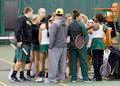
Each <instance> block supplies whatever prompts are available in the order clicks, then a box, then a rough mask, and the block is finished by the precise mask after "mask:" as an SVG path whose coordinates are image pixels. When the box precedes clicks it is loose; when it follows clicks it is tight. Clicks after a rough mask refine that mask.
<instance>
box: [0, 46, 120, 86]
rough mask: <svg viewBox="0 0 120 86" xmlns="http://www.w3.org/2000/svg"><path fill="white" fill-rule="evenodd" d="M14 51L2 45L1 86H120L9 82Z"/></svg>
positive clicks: (109, 84)
mask: <svg viewBox="0 0 120 86" xmlns="http://www.w3.org/2000/svg"><path fill="white" fill-rule="evenodd" d="M13 58H14V49H13V48H12V47H11V46H10V45H0V86H120V81H105V80H104V81H101V82H95V81H93V82H89V83H88V82H83V81H78V82H77V83H71V82H70V81H69V80H68V81H67V82H66V83H65V84H53V83H37V82H35V81H34V80H32V81H30V82H21V83H13V82H10V81H9V80H8V73H9V70H10V68H11V66H12V64H11V63H12V61H13Z"/></svg>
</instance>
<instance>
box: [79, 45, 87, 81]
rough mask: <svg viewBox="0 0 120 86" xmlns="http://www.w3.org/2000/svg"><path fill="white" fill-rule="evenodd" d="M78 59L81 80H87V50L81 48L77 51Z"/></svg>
mask: <svg viewBox="0 0 120 86" xmlns="http://www.w3.org/2000/svg"><path fill="white" fill-rule="evenodd" d="M79 55H80V56H79V57H80V66H81V73H82V77H83V80H85V81H86V80H89V78H88V69H87V48H86V47H83V48H82V49H81V50H80V51H79Z"/></svg>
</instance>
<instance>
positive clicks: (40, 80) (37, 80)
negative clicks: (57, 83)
mask: <svg viewBox="0 0 120 86" xmlns="http://www.w3.org/2000/svg"><path fill="white" fill-rule="evenodd" d="M35 81H36V82H43V81H44V80H43V78H42V77H38V78H37V79H36V80H35Z"/></svg>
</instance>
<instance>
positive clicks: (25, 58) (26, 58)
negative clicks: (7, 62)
mask: <svg viewBox="0 0 120 86" xmlns="http://www.w3.org/2000/svg"><path fill="white" fill-rule="evenodd" d="M22 48H24V49H25V50H26V52H27V53H28V55H26V54H25V53H24V51H23V50H22ZM30 51H31V45H25V44H24V45H22V47H21V48H17V49H16V50H15V58H14V62H15V63H16V62H17V61H20V62H24V63H26V64H28V63H30Z"/></svg>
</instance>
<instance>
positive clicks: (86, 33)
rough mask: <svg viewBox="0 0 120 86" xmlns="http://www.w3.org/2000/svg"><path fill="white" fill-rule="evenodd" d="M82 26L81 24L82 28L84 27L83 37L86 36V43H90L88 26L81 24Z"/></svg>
mask: <svg viewBox="0 0 120 86" xmlns="http://www.w3.org/2000/svg"><path fill="white" fill-rule="evenodd" d="M80 26H81V29H82V35H83V37H84V40H85V42H86V43H85V45H86V44H87V43H88V40H89V36H88V32H87V28H86V27H85V25H84V24H82V23H81V24H80Z"/></svg>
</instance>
